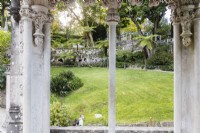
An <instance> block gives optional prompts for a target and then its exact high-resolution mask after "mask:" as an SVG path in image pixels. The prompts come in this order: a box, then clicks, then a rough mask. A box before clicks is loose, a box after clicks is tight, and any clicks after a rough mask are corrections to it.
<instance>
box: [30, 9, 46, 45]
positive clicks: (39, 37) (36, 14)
mask: <svg viewBox="0 0 200 133" xmlns="http://www.w3.org/2000/svg"><path fill="white" fill-rule="evenodd" d="M32 9H33V14H32V19H33V22H34V26H35V33H34V34H33V36H34V37H35V39H34V42H35V43H34V44H35V46H43V42H44V34H43V26H44V24H45V23H46V22H48V21H49V17H48V15H47V13H48V9H47V8H46V7H43V6H39V5H34V6H32Z"/></svg>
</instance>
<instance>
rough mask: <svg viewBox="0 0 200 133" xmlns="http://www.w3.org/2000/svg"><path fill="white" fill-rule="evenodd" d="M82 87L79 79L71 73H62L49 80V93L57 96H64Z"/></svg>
mask: <svg viewBox="0 0 200 133" xmlns="http://www.w3.org/2000/svg"><path fill="white" fill-rule="evenodd" d="M82 86H83V82H82V81H81V79H80V78H78V77H76V76H75V75H74V74H73V73H72V72H71V71H63V72H61V73H60V74H59V75H57V76H54V77H52V79H51V92H52V93H55V94H57V95H59V96H66V95H67V94H69V93H70V92H71V91H74V90H77V89H79V88H80V87H82Z"/></svg>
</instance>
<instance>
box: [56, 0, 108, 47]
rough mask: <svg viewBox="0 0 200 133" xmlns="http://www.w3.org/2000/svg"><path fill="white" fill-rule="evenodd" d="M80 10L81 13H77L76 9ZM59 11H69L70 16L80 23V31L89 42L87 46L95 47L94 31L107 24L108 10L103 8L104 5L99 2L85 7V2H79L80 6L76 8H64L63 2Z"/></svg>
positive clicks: (75, 6) (75, 5)
mask: <svg viewBox="0 0 200 133" xmlns="http://www.w3.org/2000/svg"><path fill="white" fill-rule="evenodd" d="M77 7H78V8H79V10H80V13H78V12H76V8H77ZM59 9H60V10H61V11H63V10H67V12H68V15H69V16H70V17H71V18H72V19H73V21H74V20H75V21H76V22H78V24H79V30H82V33H83V35H84V37H85V39H86V40H87V46H90V47H94V44H95V43H94V37H93V33H94V32H95V31H94V29H95V28H96V27H97V26H98V25H99V24H105V20H104V18H105V16H106V10H105V8H103V7H102V3H101V2H100V1H98V2H97V3H95V4H94V5H93V6H85V5H84V2H79V3H78V5H77V4H74V6H64V5H63V4H62V2H61V3H60V4H59Z"/></svg>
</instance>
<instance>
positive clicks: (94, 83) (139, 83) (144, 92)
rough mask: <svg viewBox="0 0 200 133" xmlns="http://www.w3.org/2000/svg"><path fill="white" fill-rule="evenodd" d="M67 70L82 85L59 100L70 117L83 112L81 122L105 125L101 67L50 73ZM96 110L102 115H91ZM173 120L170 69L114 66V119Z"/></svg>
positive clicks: (121, 121) (105, 98) (105, 96)
mask: <svg viewBox="0 0 200 133" xmlns="http://www.w3.org/2000/svg"><path fill="white" fill-rule="evenodd" d="M63 70H71V71H73V72H74V73H75V75H77V76H78V77H80V78H81V79H82V80H83V82H84V86H83V87H82V88H80V89H79V90H77V91H75V92H72V93H71V94H70V95H68V96H67V97H65V98H60V100H61V102H62V103H64V104H66V105H67V106H68V107H69V110H70V112H71V113H72V116H73V117H74V118H78V116H79V114H84V115H85V124H100V125H102V124H103V125H107V112H108V109H107V106H108V93H107V92H108V87H107V86H108V78H107V77H108V75H107V69H105V68H60V67H59V68H52V75H55V74H58V73H59V72H61V71H63ZM97 113H100V114H102V115H103V118H102V119H95V118H94V114H97ZM150 118H152V120H153V121H168V120H171V121H172V120H173V73H168V72H156V71H143V70H130V69H127V70H124V69H118V70H117V123H118V124H130V123H137V122H146V121H149V120H150Z"/></svg>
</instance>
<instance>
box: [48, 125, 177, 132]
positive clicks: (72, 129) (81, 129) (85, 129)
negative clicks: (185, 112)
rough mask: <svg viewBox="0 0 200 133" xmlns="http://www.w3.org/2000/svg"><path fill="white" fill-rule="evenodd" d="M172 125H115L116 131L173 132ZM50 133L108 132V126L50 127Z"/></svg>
mask: <svg viewBox="0 0 200 133" xmlns="http://www.w3.org/2000/svg"><path fill="white" fill-rule="evenodd" d="M173 132H174V131H173V127H116V133H173ZM50 133H108V127H104V126H99V127H89V126H83V127H80V126H76V127H51V132H50Z"/></svg>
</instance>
